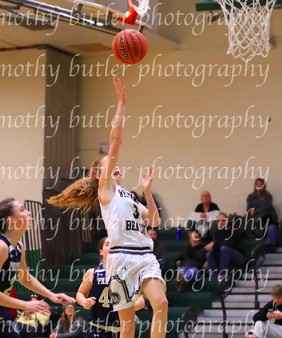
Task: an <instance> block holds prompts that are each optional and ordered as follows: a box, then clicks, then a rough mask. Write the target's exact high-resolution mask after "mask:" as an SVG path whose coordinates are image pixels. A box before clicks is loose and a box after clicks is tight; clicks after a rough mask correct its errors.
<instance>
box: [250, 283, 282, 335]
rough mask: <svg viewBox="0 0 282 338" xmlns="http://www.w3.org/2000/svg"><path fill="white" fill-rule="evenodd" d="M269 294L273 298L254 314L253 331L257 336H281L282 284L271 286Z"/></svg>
mask: <svg viewBox="0 0 282 338" xmlns="http://www.w3.org/2000/svg"><path fill="white" fill-rule="evenodd" d="M271 295H272V297H273V300H272V301H270V302H268V303H267V304H265V306H264V307H263V308H262V309H261V310H259V311H258V312H257V313H256V314H255V315H254V321H255V327H254V330H253V332H254V335H255V337H257V338H263V337H267V338H281V337H282V285H275V286H273V288H272V292H271ZM273 320H274V322H273Z"/></svg>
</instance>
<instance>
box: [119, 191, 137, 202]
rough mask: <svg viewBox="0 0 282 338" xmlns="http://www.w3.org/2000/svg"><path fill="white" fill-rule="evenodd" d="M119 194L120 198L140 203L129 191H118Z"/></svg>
mask: <svg viewBox="0 0 282 338" xmlns="http://www.w3.org/2000/svg"><path fill="white" fill-rule="evenodd" d="M118 192H119V195H120V197H126V198H130V199H132V201H134V202H136V203H138V200H137V198H136V197H135V196H134V195H133V194H131V193H130V192H128V191H126V190H124V189H122V188H120V189H118Z"/></svg>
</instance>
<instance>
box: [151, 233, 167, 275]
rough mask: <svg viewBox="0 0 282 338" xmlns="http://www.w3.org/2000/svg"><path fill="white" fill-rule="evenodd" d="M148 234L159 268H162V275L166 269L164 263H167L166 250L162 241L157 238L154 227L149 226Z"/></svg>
mask: <svg viewBox="0 0 282 338" xmlns="http://www.w3.org/2000/svg"><path fill="white" fill-rule="evenodd" d="M148 235H149V236H150V237H151V239H152V240H153V242H154V250H153V254H154V255H155V256H156V258H157V260H158V262H159V264H160V268H161V270H162V276H164V274H165V271H166V265H167V250H166V246H165V245H164V243H163V242H162V241H160V240H158V234H157V230H156V229H155V228H149V230H148Z"/></svg>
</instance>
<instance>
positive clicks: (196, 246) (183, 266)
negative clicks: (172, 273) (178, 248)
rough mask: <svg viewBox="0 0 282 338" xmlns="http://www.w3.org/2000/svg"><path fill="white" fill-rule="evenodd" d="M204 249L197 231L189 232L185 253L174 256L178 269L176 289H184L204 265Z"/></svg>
mask: <svg viewBox="0 0 282 338" xmlns="http://www.w3.org/2000/svg"><path fill="white" fill-rule="evenodd" d="M206 253H207V251H206V249H205V248H204V245H203V244H202V242H201V237H200V235H199V233H198V232H196V231H194V232H191V233H189V245H188V248H187V250H186V251H185V253H182V254H181V255H180V256H178V257H177V258H176V266H177V267H178V268H179V269H178V276H177V284H178V291H180V292H181V291H185V290H186V289H187V286H188V283H189V282H191V281H193V280H194V279H195V276H196V274H197V273H198V271H199V270H200V269H202V268H205V267H206V264H205V262H206Z"/></svg>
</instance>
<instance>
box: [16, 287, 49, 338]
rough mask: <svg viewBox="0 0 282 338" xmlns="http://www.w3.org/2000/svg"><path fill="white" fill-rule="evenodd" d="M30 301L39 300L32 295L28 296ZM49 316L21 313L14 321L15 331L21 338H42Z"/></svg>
mask: <svg viewBox="0 0 282 338" xmlns="http://www.w3.org/2000/svg"><path fill="white" fill-rule="evenodd" d="M30 300H31V301H35V300H40V297H39V295H37V294H33V295H31V296H30ZM49 320H50V316H49V315H44V314H42V313H39V312H30V311H23V312H22V313H21V315H20V317H19V318H18V319H17V320H16V324H15V331H17V332H18V333H19V335H20V336H21V337H22V338H25V337H39V336H42V331H44V327H45V326H46V325H47V324H48V323H49Z"/></svg>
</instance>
